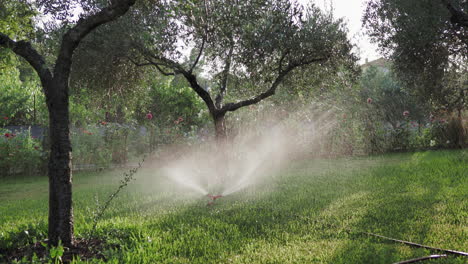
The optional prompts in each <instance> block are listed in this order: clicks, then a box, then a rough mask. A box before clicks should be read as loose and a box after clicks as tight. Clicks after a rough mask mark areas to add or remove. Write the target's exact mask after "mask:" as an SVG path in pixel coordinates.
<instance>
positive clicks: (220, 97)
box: [215, 44, 234, 108]
mask: <svg viewBox="0 0 468 264" xmlns="http://www.w3.org/2000/svg"><path fill="white" fill-rule="evenodd" d="M233 51H234V44H232V45H231V48H230V49H229V53H228V56H227V58H226V64H225V65H224V69H223V72H222V79H221V85H220V89H219V94H218V95H217V96H216V99H215V104H216V107H218V108H221V102H222V101H223V98H224V96H225V95H226V90H227V81H228V77H229V70H230V69H231V62H232V52H233Z"/></svg>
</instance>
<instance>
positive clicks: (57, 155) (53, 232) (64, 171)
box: [47, 84, 74, 246]
mask: <svg viewBox="0 0 468 264" xmlns="http://www.w3.org/2000/svg"><path fill="white" fill-rule="evenodd" d="M48 91H54V95H53V96H50V97H49V98H50V99H49V100H48V101H47V107H48V109H49V129H50V141H51V142H50V143H51V149H50V159H49V166H48V168H49V241H50V243H51V244H52V245H57V244H58V242H59V240H61V241H62V243H63V245H66V246H70V245H71V244H72V243H73V239H74V238H73V233H74V232H73V207H72V171H71V151H72V148H71V141H70V127H69V123H70V119H69V109H68V95H67V94H68V87H63V85H60V84H52V85H51V86H49V87H48Z"/></svg>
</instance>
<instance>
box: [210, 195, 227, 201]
mask: <svg viewBox="0 0 468 264" xmlns="http://www.w3.org/2000/svg"><path fill="white" fill-rule="evenodd" d="M206 196H208V198H210V199H211V200H213V201H215V200H216V199H219V198H221V197H223V196H222V195H221V194H218V195H212V194H207V195H206Z"/></svg>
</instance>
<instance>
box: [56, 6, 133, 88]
mask: <svg viewBox="0 0 468 264" xmlns="http://www.w3.org/2000/svg"><path fill="white" fill-rule="evenodd" d="M135 2H136V0H120V1H115V3H114V4H112V5H111V6H108V7H106V8H103V9H102V10H101V11H99V12H98V13H96V14H94V15H91V16H88V17H86V18H80V20H78V23H77V24H76V25H75V26H74V27H73V28H71V29H70V30H68V31H67V32H66V33H65V35H64V36H63V38H62V45H61V47H60V51H59V55H58V57H57V62H56V64H55V68H54V76H55V74H57V73H58V74H63V76H69V73H70V68H71V59H72V56H73V52H74V51H75V49H76V47H78V44H79V43H80V41H81V40H82V39H83V38H84V37H86V35H88V34H89V33H90V32H91V31H92V30H93V29H95V28H97V27H98V26H100V25H102V24H105V23H107V22H110V21H113V20H115V19H117V18H118V17H120V16H122V15H124V14H125V13H126V12H127V11H128V10H129V9H130V7H131V6H133V5H134V4H135ZM62 81H63V80H62Z"/></svg>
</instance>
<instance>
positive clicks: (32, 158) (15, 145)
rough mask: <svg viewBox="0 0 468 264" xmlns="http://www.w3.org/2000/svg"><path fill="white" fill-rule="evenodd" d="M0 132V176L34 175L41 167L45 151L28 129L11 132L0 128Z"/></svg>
mask: <svg viewBox="0 0 468 264" xmlns="http://www.w3.org/2000/svg"><path fill="white" fill-rule="evenodd" d="M0 133H1V134H0V176H8V175H13V174H28V175H34V174H35V173H37V172H38V171H39V170H40V169H41V168H42V167H43V162H44V155H46V153H45V152H44V151H43V150H42V146H41V142H40V140H39V139H37V138H32V137H31V135H30V133H29V131H26V132H23V133H13V132H11V131H9V130H6V129H1V128H0Z"/></svg>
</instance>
